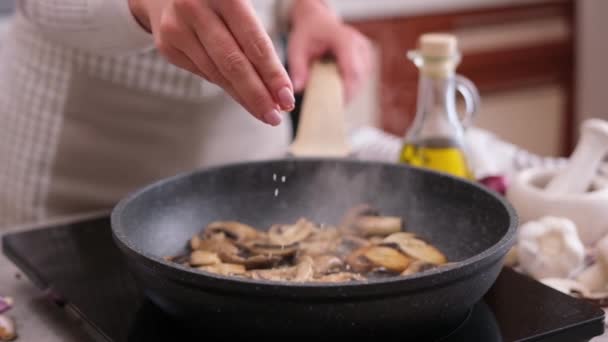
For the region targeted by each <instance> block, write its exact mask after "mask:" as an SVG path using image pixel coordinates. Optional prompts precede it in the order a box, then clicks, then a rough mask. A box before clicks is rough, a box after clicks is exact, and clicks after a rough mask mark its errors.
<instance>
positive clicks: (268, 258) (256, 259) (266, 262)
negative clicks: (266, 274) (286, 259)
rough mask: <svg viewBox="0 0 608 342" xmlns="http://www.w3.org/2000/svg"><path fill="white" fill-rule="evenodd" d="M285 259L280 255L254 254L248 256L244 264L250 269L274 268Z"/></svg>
mask: <svg viewBox="0 0 608 342" xmlns="http://www.w3.org/2000/svg"><path fill="white" fill-rule="evenodd" d="M282 260H283V258H282V257H280V256H278V255H254V256H250V257H249V258H246V259H245V261H244V263H243V265H245V268H246V269H248V270H252V269H259V268H272V267H275V266H277V265H278V264H279V263H280V262H281V261H282Z"/></svg>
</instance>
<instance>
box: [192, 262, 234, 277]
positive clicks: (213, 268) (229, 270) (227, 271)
mask: <svg viewBox="0 0 608 342" xmlns="http://www.w3.org/2000/svg"><path fill="white" fill-rule="evenodd" d="M198 269H199V270H201V271H207V272H211V273H217V274H221V275H225V276H231V275H242V274H245V272H246V270H245V266H243V265H237V264H215V265H209V266H201V267H198Z"/></svg>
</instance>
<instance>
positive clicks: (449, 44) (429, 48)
mask: <svg viewBox="0 0 608 342" xmlns="http://www.w3.org/2000/svg"><path fill="white" fill-rule="evenodd" d="M420 53H421V54H422V56H424V57H431V58H444V57H454V56H456V55H457V54H458V40H457V39H456V37H455V36H454V35H452V34H447V33H426V34H423V35H422V36H421V37H420Z"/></svg>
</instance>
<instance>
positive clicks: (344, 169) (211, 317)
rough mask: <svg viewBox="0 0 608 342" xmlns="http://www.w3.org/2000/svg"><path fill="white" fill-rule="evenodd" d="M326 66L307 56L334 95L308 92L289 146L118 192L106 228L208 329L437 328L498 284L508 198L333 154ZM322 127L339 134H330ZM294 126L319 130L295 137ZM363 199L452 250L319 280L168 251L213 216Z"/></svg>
mask: <svg viewBox="0 0 608 342" xmlns="http://www.w3.org/2000/svg"><path fill="white" fill-rule="evenodd" d="M332 70H334V71H335V68H329V69H328V68H316V69H315V73H317V74H315V75H313V78H311V84H310V85H309V88H308V90H307V96H311V95H310V94H322V95H323V96H326V98H327V97H329V100H327V99H326V100H318V99H317V100H305V103H304V105H305V106H308V107H307V108H304V107H303V110H302V120H303V121H302V123H301V125H300V128H299V130H298V138H296V142H295V143H294V146H295V147H293V148H292V149H291V151H292V153H293V154H294V156H292V157H289V158H285V159H276V160H263V161H254V162H246V163H235V164H229V165H223V166H218V167H214V168H209V169H203V170H195V171H192V172H189V173H184V174H179V175H176V176H174V177H171V178H167V179H163V180H160V181H158V182H156V183H153V184H150V185H148V186H146V187H144V188H142V189H139V190H137V191H135V192H133V193H131V194H129V195H128V196H127V197H125V198H124V199H122V200H121V201H120V202H119V203H118V204H117V205H116V207H115V208H114V210H113V211H112V231H113V236H114V240H115V242H116V244H117V245H118V247H119V248H120V250H121V251H122V253H123V254H124V256H125V258H126V261H127V264H128V265H129V267H130V269H131V270H132V273H133V275H134V276H135V278H136V280H137V283H138V284H139V286H140V287H141V288H142V290H143V292H144V293H145V294H146V296H148V297H149V299H151V300H152V301H153V302H154V303H155V304H156V305H158V306H159V307H160V308H162V309H163V310H164V311H166V312H168V313H169V314H171V315H174V316H175V317H176V318H178V319H180V320H184V321H186V322H192V323H194V325H189V326H193V327H197V328H200V329H205V331H207V332H208V333H209V335H210V336H211V335H215V334H221V335H223V336H229V335H249V336H251V335H273V336H286V335H298V336H334V335H336V336H337V335H343V336H346V335H356V336H359V337H361V336H387V335H392V334H394V335H396V336H400V337H401V338H403V339H407V338H417V340H433V339H435V338H437V337H439V336H441V335H443V334H445V332H446V331H449V330H451V329H453V328H454V327H456V326H457V325H458V324H460V323H461V322H462V320H463V319H464V318H465V317H466V315H467V313H468V312H469V310H470V308H471V307H472V306H473V305H474V304H475V303H476V302H478V301H479V300H480V299H481V298H482V296H483V295H484V294H485V293H486V291H487V290H488V289H489V288H490V287H491V285H492V284H493V283H494V281H495V280H496V278H497V276H498V274H499V272H500V270H501V268H502V266H503V260H504V257H505V255H506V253H507V251H508V250H509V248H510V247H511V246H512V244H513V242H514V235H515V228H516V225H517V218H516V215H515V213H514V211H513V209H512V207H511V206H510V205H509V203H507V202H506V201H505V200H504V199H503V198H502V197H500V196H499V195H497V194H495V193H494V192H491V191H489V190H486V189H485V188H484V187H482V186H481V185H478V184H477V183H474V182H469V181H466V180H463V179H460V178H455V177H452V176H450V175H447V174H443V173H439V172H435V171H430V170H426V169H420V168H415V167H410V166H406V165H400V164H391V163H380V162H367V161H360V160H354V159H350V158H344V157H341V156H343V154H344V153H347V152H348V146H347V145H346V144H342V143H341V141H344V140H341V138H343V137H344V136H343V134H344V130H343V126H342V127H340V125H341V123H340V120H339V115H341V114H335V113H334V114H332V113H329V112H328V110H330V109H331V108H332V105H336V104H338V105H339V104H340V102H341V98H340V96H341V94H339V93H338V92H337V91H336V90H339V89H337V88H336V87H330V88H331V89H329V90H328V89H323V88H322V84H318V83H315V82H317V81H319V80H332V79H333V80H334V82H335V80H336V79H339V77H337V76H336V74H335V73H334V74H332ZM329 83H331V82H329ZM335 84H336V83H334V85H335ZM316 87H321V88H320V89H323V91H318V90H317V91H315V90H314V89H317V88H316ZM332 89H333V92H332ZM309 92H310V93H309ZM336 99H337V100H336ZM315 103H320V104H321V105H320V106H317V107H316V108H317V109H318V110H319V112H320V113H322V114H323V115H329V116H331V115H334V119H330V121H332V120H333V123H330V124H328V125H327V126H324V125H323V124H321V123H319V122H318V119H320V118H322V116H321V115H319V113H314V111H312V108H314V107H315V106H312V105H311V104H315ZM319 108H320V109H319ZM334 109H335V108H334ZM305 111H306V114H304V112H305ZM336 116H337V117H338V119H337V120H336V119H335V118H336ZM306 118H308V119H306ZM315 118H316V119H317V122H316V123H315ZM332 125H333V126H332ZM327 127H330V128H331V130H334V132H338V133H337V134H336V135H335V136H333V137H327V136H326V134H327V133H328V131H324V130H326V129H327ZM307 129H308V131H306V130H307ZM311 129H312V130H313V131H311ZM301 130H303V131H301ZM318 132H324V134H321V135H319V134H318ZM324 135H325V136H324ZM303 137H314V138H315V139H316V140H315V139H313V140H315V141H313V142H312V144H311V145H308V146H304V147H302V146H298V145H302V144H303V142H302V139H303ZM336 137H337V138H336ZM304 140H306V139H304ZM319 142H323V143H319ZM332 143H336V144H337V145H336V146H334V147H331V148H330V147H328V148H327V149H326V151H329V152H330V153H329V154H326V155H323V156H316V157H315V156H313V155H314V154H315V153H317V154H319V153H321V152H323V151H324V148H325V147H326V146H325V145H326V144H332ZM340 144H342V145H340ZM283 179H285V182H282V180H283ZM277 189H278V195H277V191H276V190H277ZM361 203H368V204H370V205H373V206H375V207H377V208H379V209H380V210H381V212H382V214H386V215H395V216H400V217H403V218H404V219H405V221H406V229H407V230H408V231H412V232H414V233H416V234H418V235H420V236H421V237H422V238H424V239H427V240H428V241H430V243H432V244H433V245H435V246H437V247H438V248H439V249H440V250H442V251H443V252H444V253H445V254H446V256H447V258H448V261H450V262H451V263H450V264H449V265H447V266H445V267H440V268H435V269H431V270H427V271H424V272H420V273H417V274H414V275H412V276H408V277H391V278H384V279H374V280H368V281H357V282H348V283H335V284H334V283H329V284H325V283H323V284H322V283H292V282H272V281H264V280H251V279H241V278H233V277H227V276H222V275H217V274H211V273H206V272H202V271H198V270H193V269H189V268H188V267H184V266H181V265H178V264H174V263H171V262H167V261H165V260H164V259H163V257H165V256H168V255H176V254H179V253H182V252H184V250H185V248H186V245H187V242H188V241H189V239H190V238H191V237H192V236H193V235H195V234H196V233H198V232H200V230H201V229H202V228H203V227H204V226H205V225H206V224H208V223H209V222H211V221H215V220H238V221H242V222H245V223H248V224H250V225H253V226H255V227H258V229H266V228H267V227H269V226H270V225H272V224H275V223H289V222H294V221H295V220H296V219H298V218H300V217H306V218H309V219H311V220H314V221H316V222H325V223H337V222H338V220H339V219H340V218H341V216H342V214H343V213H344V212H346V211H347V210H348V209H349V208H351V207H353V206H356V205H358V204H361Z"/></svg>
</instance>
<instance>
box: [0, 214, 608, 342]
mask: <svg viewBox="0 0 608 342" xmlns="http://www.w3.org/2000/svg"><path fill="white" fill-rule="evenodd" d="M2 242H3V252H4V254H5V255H6V256H7V257H8V258H9V259H10V260H12V261H13V262H14V263H15V264H16V265H17V266H18V267H19V268H20V269H21V270H22V271H23V272H24V274H26V275H27V276H28V278H29V279H30V280H31V281H33V282H34V283H35V284H36V285H37V286H39V287H40V289H41V290H42V291H45V292H46V293H47V294H48V298H49V299H50V300H52V301H53V302H55V303H56V304H57V305H60V306H61V307H63V308H65V309H66V310H67V311H68V312H69V313H71V314H73V315H76V317H78V318H79V319H80V320H81V321H82V322H84V324H83V326H84V327H85V328H86V329H87V330H88V331H89V332H90V333H91V336H92V337H94V338H95V339H96V340H99V341H106V342H118V341H121V342H122V341H126V342H139V341H146V342H151V341H191V340H192V341H194V340H203V339H208V338H209V331H212V329H213V327H202V326H189V325H188V324H187V323H184V322H180V321H178V320H176V319H175V318H173V317H171V316H170V315H168V314H166V313H164V312H163V311H162V310H161V309H159V308H158V307H157V306H155V305H154V304H153V303H152V302H151V301H149V300H147V299H146V297H145V296H144V295H143V294H142V292H141V291H140V289H139V288H138V286H137V284H136V283H135V281H134V279H133V278H132V276H131V274H130V273H129V270H128V269H127V267H126V265H125V263H124V260H123V259H122V255H121V254H120V252H119V250H118V249H117V247H115V245H114V241H113V240H112V235H111V229H110V219H109V216H108V215H107V214H102V215H96V216H92V217H86V218H80V219H75V220H71V221H65V222H61V223H54V224H48V225H46V226H43V227H36V228H32V229H30V230H25V231H21V232H18V233H10V234H6V235H4V236H3V241H2ZM387 310H390V308H387ZM603 332H604V312H603V310H601V308H599V307H597V306H595V305H593V304H591V303H588V302H586V301H583V300H579V299H575V298H572V297H570V296H567V295H565V294H562V293H560V292H558V291H555V290H553V289H552V288H550V287H547V286H545V285H543V284H542V283H540V282H537V281H535V280H533V279H531V278H529V277H527V276H525V275H522V274H520V273H517V272H516V271H514V270H512V269H510V268H508V267H505V268H504V269H503V270H502V272H501V274H500V276H499V277H498V279H497V281H496V283H495V284H494V285H493V287H492V288H491V289H490V290H489V291H488V293H487V294H486V295H485V296H484V298H483V299H482V300H481V301H480V302H478V303H477V304H476V305H475V306H474V307H473V308H472V309H471V311H470V312H469V314H468V316H467V317H466V318H464V319H463V321H462V323H460V325H459V326H458V327H457V328H454V329H452V330H451V331H446V332H445V333H442V334H441V335H442V336H444V337H442V338H441V339H440V340H439V341H443V342H452V341H470V342H476V341H480V342H481V341H483V342H494V341H563V342H566V341H567V342H576V341H589V340H590V339H592V338H593V337H595V336H598V335H601V334H603Z"/></svg>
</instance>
